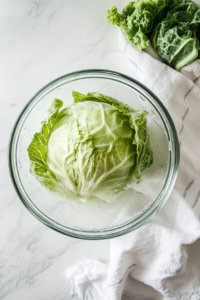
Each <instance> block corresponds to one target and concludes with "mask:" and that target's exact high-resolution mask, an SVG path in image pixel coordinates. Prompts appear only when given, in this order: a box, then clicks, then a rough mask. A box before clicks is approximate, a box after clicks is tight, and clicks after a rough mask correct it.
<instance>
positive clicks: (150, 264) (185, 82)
mask: <svg viewBox="0 0 200 300" xmlns="http://www.w3.org/2000/svg"><path fill="white" fill-rule="evenodd" d="M120 47H121V50H122V51H123V52H124V54H125V55H126V57H127V59H128V60H129V61H130V64H131V65H132V67H133V70H134V73H135V72H136V73H137V77H138V79H139V81H140V82H141V83H143V84H144V85H146V86H147V87H148V88H149V89H150V90H151V91H152V92H153V93H155V94H156V96H157V97H158V98H159V99H160V100H161V101H162V102H163V104H164V105H165V107H166V108H167V109H168V111H169V113H170V114H171V117H172V119H173V121H174V123H175V126H176V129H177V133H178V136H179V142H180V152H181V158H180V166H179V173H178V178H177V181H176V184H175V187H174V189H173V191H172V194H171V196H170V198H169V199H168V201H167V203H166V204H165V205H164V207H163V208H162V209H161V211H160V212H159V213H158V214H157V215H156V216H154V217H153V218H152V219H151V221H150V222H148V223H147V224H146V225H144V226H142V227H141V228H139V229H137V230H136V231H134V232H132V233H129V234H127V235H124V236H122V237H119V238H115V239H112V240H111V241H110V262H109V264H108V265H107V264H104V263H102V262H99V261H86V262H84V263H81V264H79V265H77V266H75V267H73V268H72V269H70V270H68V271H67V280H69V281H70V282H71V285H72V294H74V293H77V294H78V295H79V296H80V297H82V299H85V300H120V299H121V297H122V294H126V295H128V296H129V297H130V298H131V299H134V300H150V299H151V300H161V299H170V300H175V299H181V300H186V299H188V300H189V299H190V300H191V299H193V300H198V299H200V247H199V246H200V243H198V242H197V245H196V248H195V247H192V245H189V244H192V243H194V242H195V241H196V240H197V239H198V238H199V237H200V88H199V87H200V60H196V61H195V62H194V63H192V64H191V65H189V66H187V67H185V68H183V69H182V70H181V73H182V74H181V73H179V72H177V71H175V70H173V69H172V68H170V67H168V66H167V65H165V64H164V63H162V62H160V61H158V60H156V59H155V58H153V57H152V56H151V55H149V54H148V53H145V52H139V51H138V50H136V49H134V48H133V47H132V46H131V45H129V44H128V43H127V42H126V41H125V39H124V38H123V36H122V35H120ZM198 84H199V87H198ZM197 246H198V248H197ZM195 249H197V250H195ZM195 251H196V252H195ZM198 251H199V252H198Z"/></svg>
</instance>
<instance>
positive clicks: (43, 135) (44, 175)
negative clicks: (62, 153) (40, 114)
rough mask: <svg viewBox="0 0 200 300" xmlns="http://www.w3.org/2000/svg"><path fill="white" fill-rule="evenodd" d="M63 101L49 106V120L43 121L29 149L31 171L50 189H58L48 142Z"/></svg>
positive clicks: (54, 102)
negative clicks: (49, 160)
mask: <svg viewBox="0 0 200 300" xmlns="http://www.w3.org/2000/svg"><path fill="white" fill-rule="evenodd" d="M62 105H63V102H62V101H61V100H59V99H55V100H54V101H53V103H52V105H51V106H50V108H49V117H48V120H47V121H46V120H45V121H43V122H42V124H43V125H42V128H41V131H40V132H39V133H35V134H34V137H33V140H32V142H31V143H30V145H29V147H28V149H27V151H28V155H29V159H30V162H31V165H30V172H31V173H32V174H34V175H35V176H36V178H37V179H38V180H39V181H40V182H42V183H43V184H44V185H45V186H47V187H48V188H49V189H50V190H55V189H56V185H57V184H56V177H55V175H54V174H53V173H52V172H51V170H50V169H49V167H48V165H47V162H46V160H47V144H48V141H49V137H50V133H51V130H52V127H53V125H54V124H55V123H56V122H57V121H58V113H59V110H60V108H61V107H62Z"/></svg>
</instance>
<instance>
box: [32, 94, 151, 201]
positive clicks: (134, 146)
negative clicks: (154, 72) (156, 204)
mask: <svg viewBox="0 0 200 300" xmlns="http://www.w3.org/2000/svg"><path fill="white" fill-rule="evenodd" d="M72 94H73V97H74V104H72V105H70V106H68V107H66V108H64V109H63V110H61V112H60V113H58V111H59V108H60V107H61V106H62V101H60V100H57V99H55V100H54V102H53V104H52V106H51V108H50V118H49V119H48V121H45V122H43V126H42V129H41V132H40V133H36V134H35V135H34V138H33V140H32V142H31V144H30V145H29V147H28V153H29V158H30V161H31V172H32V173H33V174H34V175H35V176H36V178H37V179H38V180H40V182H41V183H43V184H44V185H45V186H47V187H48V188H50V189H51V190H52V191H56V192H59V193H65V191H66V193H68V191H70V192H73V193H74V194H76V195H80V196H81V197H83V198H90V197H92V196H97V197H99V198H100V199H103V200H104V201H113V200H114V199H115V198H116V196H117V194H118V193H119V192H121V191H123V190H124V189H125V188H126V186H127V184H128V183H129V182H130V181H131V179H132V177H133V176H135V178H136V179H137V180H138V181H139V180H140V178H141V173H142V171H143V170H144V169H145V168H148V167H150V165H151V164H152V163H153V155H152V151H151V148H150V141H149V134H148V130H147V112H146V111H144V110H141V111H140V110H133V109H131V108H129V107H128V106H126V105H124V104H123V103H121V102H119V101H117V100H115V99H113V98H111V97H108V96H105V95H102V94H99V93H89V94H87V95H83V94H80V93H77V92H73V93H72Z"/></svg>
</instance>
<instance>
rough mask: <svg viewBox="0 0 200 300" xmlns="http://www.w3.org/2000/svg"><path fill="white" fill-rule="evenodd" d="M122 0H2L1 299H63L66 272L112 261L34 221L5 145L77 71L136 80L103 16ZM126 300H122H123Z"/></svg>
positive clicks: (103, 248) (91, 244) (102, 244)
mask: <svg viewBox="0 0 200 300" xmlns="http://www.w3.org/2000/svg"><path fill="white" fill-rule="evenodd" d="M112 5H116V6H118V7H119V8H120V9H121V8H122V7H123V6H124V1H122V0H101V1H97V0H95V1H94V0H76V1H71V0H36V1H30V0H17V1H16V0H2V1H1V18H0V23H1V26H0V31H1V32H0V37H1V47H0V53H1V56H0V87H1V88H0V91H1V100H0V107H1V118H0V122H1V126H0V137H1V143H0V164H1V172H0V191H1V192H0V198H1V201H0V228H1V231H0V232H1V233H0V235H1V238H0V299H4V300H18V299H20V300H25V299H29V300H35V299H37V300H44V299H48V300H64V299H74V300H76V299H79V298H78V297H75V296H74V297H71V296H70V286H69V284H67V283H66V280H65V272H66V269H67V268H68V267H70V266H71V265H73V264H75V263H77V262H79V261H83V260H87V259H92V258H94V259H100V260H102V261H108V260H109V241H108V240H107V241H81V240H76V239H73V238H70V237H67V236H64V235H61V234H59V233H57V232H54V231H53V230H51V229H49V228H48V227H46V226H45V225H43V224H41V223H40V222H39V221H38V220H36V219H35V218H34V217H33V216H32V215H31V214H30V213H29V212H28V211H27V210H26V208H25V207H24V206H23V204H22V203H21V201H20V200H19V198H18V196H17V194H16V193H15V190H14V188H13V186H12V183H11V180H10V176H9V170H8V162H7V146H8V143H9V137H10V134H11V131H12V128H13V125H14V123H15V121H16V119H17V117H18V115H19V113H20V112H21V110H22V109H23V107H24V105H25V104H26V103H27V102H28V101H29V99H30V98H31V97H32V96H33V95H34V94H35V93H36V92H37V91H38V90H39V89H40V88H41V87H42V86H44V85H45V84H47V83H48V82H49V81H51V80H53V79H55V78H57V77H59V76H61V75H63V74H66V73H69V72H72V71H77V70H81V69H89V68H100V69H110V70H114V71H119V72H121V73H126V74H127V75H132V76H133V74H132V70H131V66H130V65H129V63H128V61H127V59H126V58H125V56H124V54H123V53H121V52H120V50H119V46H118V30H117V28H116V27H114V26H111V25H108V24H107V23H106V10H107V9H108V8H109V7H110V6H112ZM124 299H125V298H124Z"/></svg>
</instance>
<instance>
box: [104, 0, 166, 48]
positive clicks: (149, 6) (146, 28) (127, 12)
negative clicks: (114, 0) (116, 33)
mask: <svg viewBox="0 0 200 300" xmlns="http://www.w3.org/2000/svg"><path fill="white" fill-rule="evenodd" d="M170 1H171V0H158V2H157V3H156V2H154V1H152V0H149V1H144V0H138V1H136V2H130V3H129V4H128V5H127V6H126V7H125V8H124V9H123V14H119V13H118V12H117V7H116V6H113V7H112V8H111V9H109V10H108V11H107V12H108V16H107V19H108V23H112V24H113V25H117V26H119V27H120V29H121V31H122V33H123V34H124V37H125V39H126V40H127V41H128V42H129V43H130V44H131V45H132V46H133V47H135V48H137V49H138V50H142V49H144V48H146V47H148V45H149V43H150V39H149V37H148V33H150V32H151V31H152V29H153V24H155V22H158V21H159V20H160V18H161V16H163V15H164V14H165V9H166V8H167V7H169V5H170V3H171V2H170Z"/></svg>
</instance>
